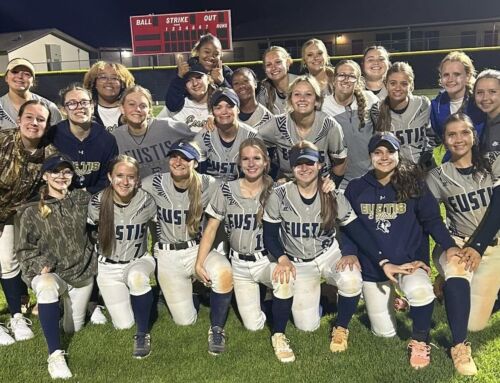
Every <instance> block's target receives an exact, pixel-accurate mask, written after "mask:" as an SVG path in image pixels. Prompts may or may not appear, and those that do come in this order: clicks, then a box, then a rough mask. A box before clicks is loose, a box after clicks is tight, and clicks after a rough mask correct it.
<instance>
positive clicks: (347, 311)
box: [335, 294, 360, 328]
mask: <svg viewBox="0 0 500 383" xmlns="http://www.w3.org/2000/svg"><path fill="white" fill-rule="evenodd" d="M359 297H360V295H356V296H355V297H343V296H342V295H340V294H339V299H338V305H337V320H336V321H335V326H341V327H343V328H347V326H349V322H350V321H351V318H352V316H353V315H354V313H355V312H356V307H358V302H359Z"/></svg>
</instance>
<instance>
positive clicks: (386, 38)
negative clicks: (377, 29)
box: [375, 33, 392, 49]
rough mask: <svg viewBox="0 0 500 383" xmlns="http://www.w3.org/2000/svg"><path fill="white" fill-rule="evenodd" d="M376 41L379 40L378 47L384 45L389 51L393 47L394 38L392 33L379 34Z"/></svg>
mask: <svg viewBox="0 0 500 383" xmlns="http://www.w3.org/2000/svg"><path fill="white" fill-rule="evenodd" d="M375 40H377V43H376V45H382V46H384V47H386V48H387V49H391V47H392V41H391V40H392V38H391V34H390V33H377V34H376V35H375Z"/></svg>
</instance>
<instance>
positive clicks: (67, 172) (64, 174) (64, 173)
mask: <svg viewBox="0 0 500 383" xmlns="http://www.w3.org/2000/svg"><path fill="white" fill-rule="evenodd" d="M73 174H74V173H73V172H72V171H71V170H61V171H59V172H56V171H50V170H49V175H50V176H51V177H52V178H57V177H63V178H71V177H73Z"/></svg>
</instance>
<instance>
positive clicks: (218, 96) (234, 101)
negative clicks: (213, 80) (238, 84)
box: [210, 88, 240, 109]
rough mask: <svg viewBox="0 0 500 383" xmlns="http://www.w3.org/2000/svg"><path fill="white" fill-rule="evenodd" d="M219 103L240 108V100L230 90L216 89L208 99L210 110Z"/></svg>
mask: <svg viewBox="0 0 500 383" xmlns="http://www.w3.org/2000/svg"><path fill="white" fill-rule="evenodd" d="M221 101H226V102H227V103H228V104H231V105H233V106H237V107H238V108H239V107H240V99H239V98H238V95H237V94H236V92H235V91H234V90H232V89H231V88H218V89H217V90H216V91H215V92H213V93H212V97H210V109H213V108H214V106H215V105H217V104H218V103H219V102H221Z"/></svg>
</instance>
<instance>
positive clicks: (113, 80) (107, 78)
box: [97, 74, 120, 83]
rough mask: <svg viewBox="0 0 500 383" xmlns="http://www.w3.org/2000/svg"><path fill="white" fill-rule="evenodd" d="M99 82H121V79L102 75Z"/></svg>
mask: <svg viewBox="0 0 500 383" xmlns="http://www.w3.org/2000/svg"><path fill="white" fill-rule="evenodd" d="M97 81H101V82H115V83H116V82H120V78H119V77H116V76H106V75H104V74H100V75H99V76H97Z"/></svg>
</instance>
